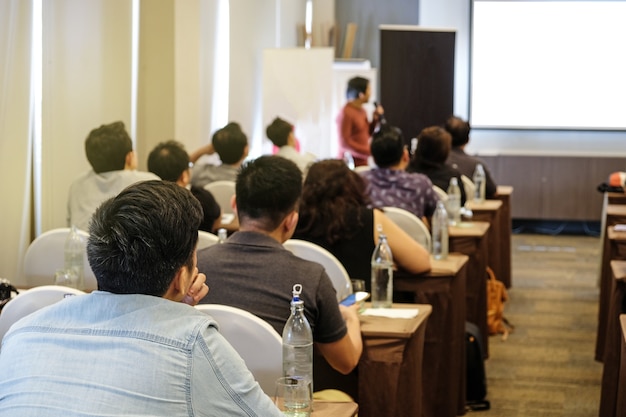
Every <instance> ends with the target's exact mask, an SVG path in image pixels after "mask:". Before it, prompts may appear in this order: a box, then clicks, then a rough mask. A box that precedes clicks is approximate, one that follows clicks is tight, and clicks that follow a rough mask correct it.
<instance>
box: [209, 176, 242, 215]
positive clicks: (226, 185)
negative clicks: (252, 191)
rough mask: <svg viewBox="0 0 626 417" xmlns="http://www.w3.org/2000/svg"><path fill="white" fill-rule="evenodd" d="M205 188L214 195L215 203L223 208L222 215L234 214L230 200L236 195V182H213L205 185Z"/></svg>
mask: <svg viewBox="0 0 626 417" xmlns="http://www.w3.org/2000/svg"><path fill="white" fill-rule="evenodd" d="M204 188H205V189H206V190H208V191H210V192H211V194H213V197H215V201H217V204H219V206H220V207H221V208H222V214H225V213H230V214H232V213H233V208H232V206H231V204H230V200H231V198H232V196H234V195H235V181H226V180H224V181H213V182H210V183H208V184H207V185H205V186H204Z"/></svg>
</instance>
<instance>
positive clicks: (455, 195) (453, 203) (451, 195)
mask: <svg viewBox="0 0 626 417" xmlns="http://www.w3.org/2000/svg"><path fill="white" fill-rule="evenodd" d="M447 210H448V217H449V219H450V225H451V226H454V225H456V224H457V223H460V222H461V188H460V187H459V181H458V180H457V178H456V177H452V178H450V185H449V186H448V204H447Z"/></svg>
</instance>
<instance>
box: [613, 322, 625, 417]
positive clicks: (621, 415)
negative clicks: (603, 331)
mask: <svg viewBox="0 0 626 417" xmlns="http://www.w3.org/2000/svg"><path fill="white" fill-rule="evenodd" d="M619 321H620V329H621V337H620V340H621V353H620V364H619V379H618V382H617V392H621V393H624V392H626V314H622V315H620V316H619ZM615 416H618V417H626V395H623V394H622V395H618V396H617V406H616V412H615Z"/></svg>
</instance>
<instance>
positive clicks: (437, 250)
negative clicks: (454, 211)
mask: <svg viewBox="0 0 626 417" xmlns="http://www.w3.org/2000/svg"><path fill="white" fill-rule="evenodd" d="M431 235H432V246H433V251H432V254H433V258H435V259H446V258H447V257H448V213H447V212H446V207H445V205H444V203H443V201H441V200H440V201H439V202H437V208H436V209H435V213H434V214H433V218H432V231H431Z"/></svg>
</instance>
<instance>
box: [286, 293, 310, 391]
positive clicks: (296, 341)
mask: <svg viewBox="0 0 626 417" xmlns="http://www.w3.org/2000/svg"><path fill="white" fill-rule="evenodd" d="M301 293H302V285H300V284H295V285H294V286H293V298H292V300H291V315H290V316H289V319H288V320H287V323H285V327H284V328H283V376H286V377H291V378H297V379H308V380H309V381H311V398H312V397H313V333H312V332H311V325H310V324H309V321H308V320H307V319H306V316H305V315H304V301H302V300H301V299H300V294H301Z"/></svg>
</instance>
